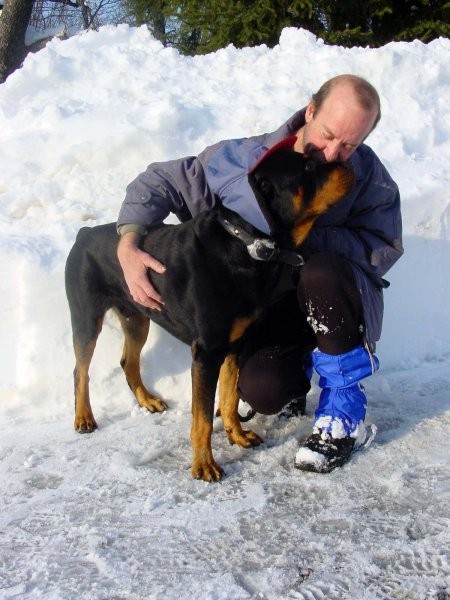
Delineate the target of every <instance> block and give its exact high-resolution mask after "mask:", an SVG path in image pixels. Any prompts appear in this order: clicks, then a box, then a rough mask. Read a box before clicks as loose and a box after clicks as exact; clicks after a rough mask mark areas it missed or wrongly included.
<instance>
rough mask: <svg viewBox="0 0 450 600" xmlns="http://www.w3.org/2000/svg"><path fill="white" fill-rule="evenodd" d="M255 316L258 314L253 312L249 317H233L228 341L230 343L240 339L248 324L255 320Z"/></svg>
mask: <svg viewBox="0 0 450 600" xmlns="http://www.w3.org/2000/svg"><path fill="white" fill-rule="evenodd" d="M257 317H258V315H257V314H254V315H252V316H250V317H239V318H237V319H235V321H234V323H233V325H232V327H231V331H230V335H229V340H230V343H231V344H232V343H233V342H236V341H237V340H238V339H240V338H241V337H242V336H243V335H244V333H245V332H246V330H247V328H248V327H249V325H251V324H252V323H254V322H255V321H256V319H257Z"/></svg>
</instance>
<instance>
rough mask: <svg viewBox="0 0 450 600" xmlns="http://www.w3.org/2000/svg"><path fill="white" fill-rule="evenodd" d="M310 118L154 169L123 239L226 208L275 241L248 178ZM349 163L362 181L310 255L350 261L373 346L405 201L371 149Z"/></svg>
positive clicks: (121, 224) (133, 188)
mask: <svg viewBox="0 0 450 600" xmlns="http://www.w3.org/2000/svg"><path fill="white" fill-rule="evenodd" d="M304 115H305V110H304V109H303V110H301V111H299V112H297V113H296V114H294V115H293V116H292V117H291V118H290V119H289V120H288V121H287V122H286V123H284V124H283V125H282V126H281V127H280V128H279V129H277V130H276V131H274V132H272V133H265V134H262V135H259V136H255V137H251V138H243V139H237V140H226V141H221V142H218V143H217V144H214V145H213V146H209V147H207V148H206V149H205V150H204V151H203V152H202V153H201V154H199V155H198V156H188V157H185V158H181V159H178V160H172V161H168V162H162V163H152V164H151V165H149V167H148V168H147V170H146V171H145V172H144V173H141V174H140V175H139V176H138V177H137V178H136V179H135V180H134V181H132V182H131V183H130V184H129V186H128V187H127V193H126V197H125V201H124V203H123V205H122V209H121V211H120V214H119V219H118V222H117V226H118V229H119V232H120V233H123V232H124V231H127V230H133V231H139V232H140V233H142V234H144V233H145V232H146V229H147V227H149V226H152V225H157V224H161V223H162V222H163V221H164V219H165V218H166V217H167V216H168V215H169V213H171V212H173V213H175V214H176V215H177V217H178V218H179V219H180V220H181V221H185V220H187V219H189V218H192V217H193V216H195V215H197V214H199V213H200V212H201V211H203V210H207V209H209V208H212V207H213V206H214V205H215V203H216V202H217V201H220V202H222V204H224V205H225V206H227V207H228V208H230V209H231V210H234V211H235V212H237V213H238V214H240V215H241V216H242V217H243V218H244V219H246V220H247V221H248V222H249V223H251V224H252V225H254V226H255V227H257V228H258V229H260V230H261V231H264V232H265V233H270V232H269V228H268V225H267V223H266V221H265V219H264V217H263V215H262V213H261V211H260V209H259V206H258V204H257V201H256V198H255V197H254V195H253V192H252V191H251V188H250V186H249V183H248V180H247V174H248V171H249V170H250V169H251V168H252V167H253V165H254V164H255V163H256V161H257V160H258V159H259V158H260V157H261V156H262V155H263V154H264V152H265V151H266V150H267V149H268V148H270V147H271V146H273V144H275V143H276V142H278V141H280V140H282V139H283V138H285V137H287V136H289V135H292V134H294V133H296V132H297V131H298V130H299V129H300V127H302V125H303V124H304V122H305V118H304ZM350 162H351V163H352V166H353V169H354V171H355V175H356V184H355V186H354V188H353V190H352V192H351V193H350V194H349V195H348V196H347V197H346V198H344V199H343V200H342V201H341V202H339V203H338V204H337V205H335V206H334V207H333V208H332V209H331V210H330V211H329V212H328V213H327V214H326V215H323V216H321V217H320V218H319V219H318V220H317V221H316V223H315V225H314V227H313V229H312V230H311V232H310V234H309V236H308V238H307V240H306V242H305V250H306V251H307V252H309V253H311V252H312V253H314V252H320V251H331V252H336V253H338V254H340V255H341V256H344V257H345V258H347V259H348V260H349V261H350V263H351V265H352V267H353V270H354V272H355V276H356V281H357V285H358V288H359V290H360V292H361V296H362V301H363V306H364V317H365V335H366V338H367V341H368V342H369V344H371V345H372V346H374V345H375V342H376V341H377V340H378V339H379V338H380V335H381V325H382V318H383V288H385V287H387V286H388V285H389V283H388V282H387V281H386V280H384V279H383V277H384V275H385V273H386V272H387V271H388V270H389V269H390V268H391V267H392V265H393V264H394V263H395V262H396V261H397V260H398V259H399V258H400V256H401V255H402V254H403V248H402V239H401V236H402V223H401V214H400V196H399V192H398V188H397V185H396V184H395V183H394V181H393V180H392V179H391V177H390V175H389V173H388V172H387V171H386V169H385V167H384V166H383V165H382V164H381V162H380V160H379V159H378V157H377V156H376V154H375V153H374V152H373V151H372V150H371V149H370V148H369V147H368V146H366V145H365V144H362V145H361V146H359V147H358V148H357V149H356V151H355V152H354V153H353V154H352V156H351V158H350Z"/></svg>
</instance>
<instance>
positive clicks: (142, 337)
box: [65, 142, 354, 481]
mask: <svg viewBox="0 0 450 600" xmlns="http://www.w3.org/2000/svg"><path fill="white" fill-rule="evenodd" d="M292 143H293V142H291V144H290V145H292ZM279 146H280V147H278V148H275V149H271V150H269V151H268V152H267V153H266V155H265V156H264V157H263V158H262V159H261V160H260V161H259V162H258V163H257V165H256V166H255V167H254V168H253V169H252V171H251V172H250V173H249V174H248V178H249V183H250V185H251V188H252V190H253V192H254V194H255V196H256V198H257V201H258V203H259V206H260V207H261V210H262V212H263V214H264V216H265V218H266V220H267V222H268V224H269V226H270V230H271V236H270V237H269V236H266V235H265V234H263V233H261V232H260V231H259V230H257V229H255V228H254V227H253V226H252V225H250V224H249V223H247V222H245V221H244V220H243V219H242V218H241V217H240V216H239V215H238V214H236V213H235V212H233V211H231V210H229V209H227V208H225V207H224V206H222V205H221V204H220V202H218V203H217V206H216V207H215V208H213V209H211V210H208V211H205V212H203V213H201V214H200V215H198V216H197V217H195V218H193V219H192V220H190V221H187V222H184V223H180V224H177V225H161V226H157V227H154V228H152V229H151V230H150V231H149V233H148V234H147V235H146V236H145V237H143V238H142V243H141V248H142V249H143V250H145V251H146V252H148V253H150V254H152V255H153V256H154V257H155V258H157V259H158V260H159V261H161V262H162V263H164V264H165V265H166V267H167V270H166V272H165V273H164V274H162V275H161V274H158V273H155V272H149V277H150V279H151V281H152V283H153V285H154V286H155V287H156V288H157V289H158V291H159V292H160V293H161V295H162V297H163V298H164V301H165V304H164V306H163V308H162V310H161V311H156V310H149V309H147V308H145V307H143V306H141V305H140V304H137V303H136V302H134V301H133V299H132V298H131V296H130V294H129V291H128V288H127V285H126V283H125V280H124V277H123V273H122V269H121V267H120V264H119V262H118V259H117V244H118V239H119V238H118V234H117V232H116V225H115V224H114V223H111V224H107V225H99V226H96V227H92V228H89V227H84V228H82V229H81V230H80V231H79V233H78V235H77V239H76V241H75V244H74V246H73V247H72V249H71V251H70V253H69V256H68V258H67V263H66V269H65V282H66V294H67V298H68V302H69V307H70V313H71V321H72V332H73V345H74V351H75V359H76V364H75V369H74V384H75V422H74V426H75V429H76V430H77V431H78V432H80V433H87V432H92V431H93V430H94V429H96V427H97V424H96V422H95V419H94V416H93V413H92V409H91V403H90V398H89V376H88V371H89V365H90V362H91V359H92V356H93V353H94V349H95V345H96V340H97V337H98V335H99V333H100V331H101V328H102V322H103V318H104V315H105V313H106V311H107V310H109V309H113V310H114V311H115V312H116V313H117V315H118V317H119V320H120V323H121V325H122V328H123V331H124V334H125V342H124V346H123V353H122V358H121V361H120V364H121V366H122V368H123V370H124V372H125V376H126V379H127V382H128V384H129V386H130V388H131V390H132V392H133V394H134V395H135V397H136V399H137V401H138V403H139V405H140V406H142V407H145V408H147V409H148V410H149V411H150V412H162V411H164V410H166V408H167V405H166V404H165V402H164V401H163V400H161V399H160V398H158V397H156V396H155V395H153V394H151V393H150V392H149V391H148V390H147V389H146V388H145V386H144V384H143V382H142V379H141V373H140V354H141V350H142V347H143V346H144V344H145V341H146V339H147V335H148V331H149V325H150V320H152V321H155V323H158V325H160V326H161V327H163V328H164V329H166V330H167V331H168V332H169V333H171V334H172V335H174V336H175V337H176V338H178V339H179V340H181V341H183V342H184V343H186V344H189V345H190V346H191V351H192V369H191V374H192V415H193V417H192V429H191V442H192V448H193V462H192V475H193V477H195V478H197V479H203V480H205V481H218V480H220V479H221V477H222V475H223V470H222V468H221V467H220V466H219V465H218V464H217V463H216V462H215V460H214V458H213V454H212V449H211V434H212V429H213V417H214V400H215V392H216V387H217V383H218V382H219V410H218V413H219V414H220V416H221V418H222V420H223V425H224V429H225V432H226V434H227V436H228V439H229V441H230V442H231V443H235V444H238V445H239V446H243V447H250V446H257V445H259V444H260V443H261V442H262V440H261V439H260V437H259V436H258V435H256V434H255V433H254V432H252V431H245V430H243V429H242V426H241V423H240V420H239V415H238V410H237V409H238V402H239V397H238V394H237V379H238V366H237V356H238V354H239V347H240V344H241V343H242V340H243V339H244V336H245V333H246V330H247V329H248V328H249V326H250V325H251V324H252V323H254V322H255V321H256V320H257V319H258V318H259V316H260V315H261V314H262V312H263V311H264V310H265V308H266V307H267V305H268V303H269V301H270V298H271V293H272V290H273V288H274V286H275V284H276V282H277V279H278V278H279V276H280V271H281V269H282V268H283V264H284V263H288V264H291V265H293V266H294V268H295V267H299V266H300V265H301V264H302V257H301V255H300V254H299V253H298V249H299V246H300V245H301V244H302V242H303V240H304V239H305V238H306V236H307V235H308V232H309V231H310V229H311V227H312V225H313V224H314V221H315V220H316V219H317V217H319V215H321V214H323V213H325V212H326V211H327V210H328V209H329V208H330V207H331V206H332V205H334V204H335V203H337V202H339V200H340V199H341V198H343V197H344V196H345V195H346V194H347V193H348V192H349V191H350V189H351V187H352V185H353V183H354V176H353V172H352V170H351V169H350V167H349V166H348V165H345V164H342V163H319V162H315V161H314V160H313V159H310V158H307V157H305V156H303V155H302V154H300V153H297V152H295V151H294V150H293V149H292V147H286V144H280V145H279Z"/></svg>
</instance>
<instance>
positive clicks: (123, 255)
mask: <svg viewBox="0 0 450 600" xmlns="http://www.w3.org/2000/svg"><path fill="white" fill-rule="evenodd" d="M140 238H141V236H140V235H139V234H138V233H134V232H131V231H130V232H128V233H125V234H124V235H123V236H122V237H121V238H120V240H119V245H118V247H117V256H118V258H119V263H120V266H121V267H122V270H123V274H124V276H125V281H126V283H127V286H128V289H129V290H130V294H131V296H132V298H133V300H134V301H135V302H138V303H139V304H142V305H143V306H146V307H147V308H153V309H156V310H161V307H162V305H163V304H164V302H163V301H162V298H161V296H160V294H159V293H158V292H157V291H156V290H155V288H154V287H153V286H152V284H151V283H150V280H149V278H148V275H147V269H152V271H156V272H157V273H164V271H165V270H166V268H165V266H164V265H163V264H161V263H160V262H159V261H157V260H156V258H153V256H151V255H150V254H147V253H146V252H143V251H142V250H140V248H139V246H138V245H139V240H140Z"/></svg>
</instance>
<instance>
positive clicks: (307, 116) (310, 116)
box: [305, 102, 315, 123]
mask: <svg viewBox="0 0 450 600" xmlns="http://www.w3.org/2000/svg"><path fill="white" fill-rule="evenodd" d="M314 111H315V106H314V104H313V102H310V103H309V104H308V106H307V107H306V113H305V122H306V123H309V122H310V121H311V120H312V119H313V117H314Z"/></svg>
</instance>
